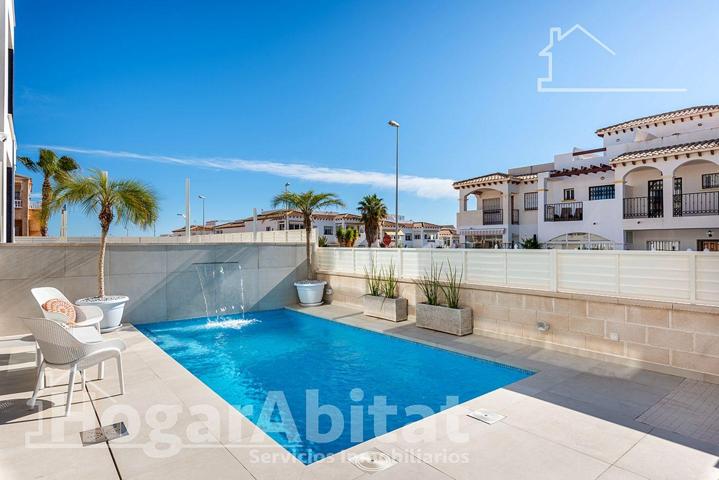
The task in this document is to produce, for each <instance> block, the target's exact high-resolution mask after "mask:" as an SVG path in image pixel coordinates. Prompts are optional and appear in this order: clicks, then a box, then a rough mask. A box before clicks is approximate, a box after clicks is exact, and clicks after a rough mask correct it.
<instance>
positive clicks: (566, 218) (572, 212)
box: [544, 202, 584, 222]
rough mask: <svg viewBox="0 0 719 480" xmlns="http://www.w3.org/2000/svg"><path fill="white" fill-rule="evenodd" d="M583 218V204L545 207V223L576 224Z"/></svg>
mask: <svg viewBox="0 0 719 480" xmlns="http://www.w3.org/2000/svg"><path fill="white" fill-rule="evenodd" d="M583 218H584V207H583V206H582V202H565V203H550V204H547V205H545V206H544V221H545V222H576V221H580V220H582V219H583Z"/></svg>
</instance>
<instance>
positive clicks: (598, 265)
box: [316, 248, 719, 305]
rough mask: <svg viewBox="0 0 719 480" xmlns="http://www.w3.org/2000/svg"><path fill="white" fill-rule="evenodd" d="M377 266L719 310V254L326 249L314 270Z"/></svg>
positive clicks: (406, 274)
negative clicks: (437, 268)
mask: <svg viewBox="0 0 719 480" xmlns="http://www.w3.org/2000/svg"><path fill="white" fill-rule="evenodd" d="M373 262H374V264H375V265H376V266H378V267H382V266H384V267H389V266H390V265H394V267H395V268H396V272H397V273H398V275H399V276H400V278H403V279H415V278H418V277H420V276H421V275H422V274H423V273H425V272H427V271H429V270H430V268H431V266H432V265H433V264H435V265H439V264H443V265H447V263H450V264H451V265H453V267H454V268H455V269H457V270H458V271H461V272H463V280H462V281H463V283H466V284H470V285H492V286H505V287H512V288H523V289H534V290H545V291H551V292H565V293H584V294H592V295H606V296H611V297H624V298H636V299H648V300H661V301H668V302H680V303H688V304H702V305H719V282H717V274H718V272H719V254H716V253H705V252H640V251H636V252H634V251H587V250H492V249H489V250H472V249H441V250H437V249H431V248H430V249H396V248H382V249H355V248H321V249H319V250H318V254H317V263H316V265H317V268H318V270H319V271H320V272H323V273H350V274H356V275H364V274H365V268H367V269H369V268H370V266H371V265H372V263H373ZM445 271H446V267H445Z"/></svg>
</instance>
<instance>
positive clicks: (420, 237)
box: [179, 209, 441, 247]
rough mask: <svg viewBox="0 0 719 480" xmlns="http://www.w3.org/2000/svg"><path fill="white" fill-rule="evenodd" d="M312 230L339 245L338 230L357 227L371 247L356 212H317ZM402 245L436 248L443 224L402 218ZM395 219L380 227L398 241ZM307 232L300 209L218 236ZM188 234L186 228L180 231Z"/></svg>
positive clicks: (220, 229)
mask: <svg viewBox="0 0 719 480" xmlns="http://www.w3.org/2000/svg"><path fill="white" fill-rule="evenodd" d="M312 227H313V228H315V229H316V230H317V234H318V235H319V236H322V237H324V238H325V240H326V241H327V244H328V245H338V242H337V229H338V228H339V227H342V228H354V229H356V230H357V232H358V233H359V236H358V239H357V243H356V244H355V245H356V246H367V240H366V239H365V227H364V223H363V222H362V217H360V216H359V215H357V214H354V213H337V212H315V214H314V215H313V221H312ZM399 227H400V235H401V236H402V238H401V239H400V244H401V245H402V246H405V247H436V246H439V245H440V241H439V237H438V233H439V230H440V228H441V227H440V226H439V225H435V224H433V223H429V222H413V221H405V220H404V219H402V220H401V221H400V222H399ZM394 228H395V224H394V220H392V219H387V220H385V221H384V222H382V224H381V225H380V230H381V232H380V233H381V234H384V233H387V234H388V235H389V236H390V237H391V238H393V239H394V236H395V233H394ZM287 229H288V230H301V229H304V220H303V218H302V214H301V213H300V212H299V211H296V210H284V209H279V210H267V211H263V212H260V213H258V214H257V216H256V217H246V218H242V219H238V220H233V221H231V222H226V223H222V224H219V225H216V226H215V232H216V233H235V232H252V231H255V230H256V231H258V232H262V231H278V230H279V231H283V230H287ZM179 230H180V231H181V232H184V228H183V229H179Z"/></svg>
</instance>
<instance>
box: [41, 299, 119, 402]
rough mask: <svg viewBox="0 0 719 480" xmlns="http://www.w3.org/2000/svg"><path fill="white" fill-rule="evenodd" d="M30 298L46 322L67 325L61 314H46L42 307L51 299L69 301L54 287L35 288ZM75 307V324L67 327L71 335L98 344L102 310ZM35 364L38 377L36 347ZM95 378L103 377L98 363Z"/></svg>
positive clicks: (92, 307) (81, 306) (65, 318)
mask: <svg viewBox="0 0 719 480" xmlns="http://www.w3.org/2000/svg"><path fill="white" fill-rule="evenodd" d="M30 291H31V292H32V296H33V297H35V301H36V302H37V304H38V306H39V307H40V311H42V314H43V316H44V317H45V318H47V319H48V320H54V321H56V322H60V323H64V324H67V321H68V319H67V317H66V316H65V315H63V314H61V313H54V312H48V311H47V310H45V309H44V308H42V306H43V305H44V304H45V302H47V301H48V300H52V299H53V298H59V299H61V300H65V301H66V302H68V303H72V302H70V300H68V299H67V297H66V296H65V295H63V293H62V292H61V291H60V290H58V289H57V288H54V287H37V288H33V289H32V290H30ZM74 307H75V315H76V319H75V323H73V324H72V325H69V326H71V327H72V330H71V333H72V335H73V336H75V337H77V338H78V339H79V340H81V341H83V342H99V341H101V340H102V338H101V337H100V322H102V317H103V313H102V309H101V308H99V307H96V306H95V305H74ZM36 363H37V369H38V375H40V365H41V364H42V351H41V350H40V348H39V347H38V349H37V353H36ZM97 376H98V378H99V379H102V378H103V377H104V376H105V366H104V365H103V364H102V363H100V365H98V370H97ZM40 377H41V380H40V388H44V387H45V379H44V377H43V376H42V375H40Z"/></svg>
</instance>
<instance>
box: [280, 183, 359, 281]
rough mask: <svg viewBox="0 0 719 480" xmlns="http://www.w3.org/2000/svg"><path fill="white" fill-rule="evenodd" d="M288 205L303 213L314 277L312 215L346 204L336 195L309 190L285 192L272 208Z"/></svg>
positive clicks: (309, 264)
mask: <svg viewBox="0 0 719 480" xmlns="http://www.w3.org/2000/svg"><path fill="white" fill-rule="evenodd" d="M281 205H286V206H287V208H290V209H294V210H299V211H300V213H302V220H303V221H304V226H305V234H306V235H305V240H306V241H305V250H306V253H307V266H308V269H309V272H308V274H309V277H310V278H313V277H314V269H313V268H312V255H311V252H310V237H311V236H312V214H313V213H314V212H315V210H319V209H321V208H328V207H344V206H345V204H344V202H343V201H342V200H340V199H339V197H338V196H337V195H335V194H334V193H315V192H314V191H313V190H308V191H306V192H304V193H294V192H283V193H280V194H278V195H275V198H273V199H272V206H273V207H275V208H277V207H279V206H281Z"/></svg>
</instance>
